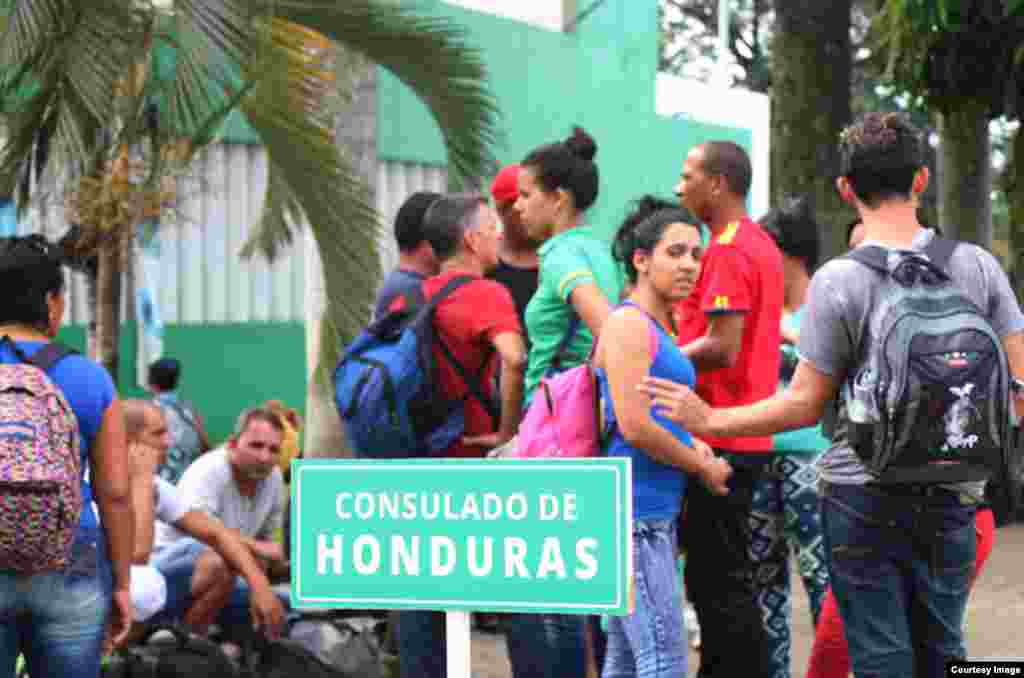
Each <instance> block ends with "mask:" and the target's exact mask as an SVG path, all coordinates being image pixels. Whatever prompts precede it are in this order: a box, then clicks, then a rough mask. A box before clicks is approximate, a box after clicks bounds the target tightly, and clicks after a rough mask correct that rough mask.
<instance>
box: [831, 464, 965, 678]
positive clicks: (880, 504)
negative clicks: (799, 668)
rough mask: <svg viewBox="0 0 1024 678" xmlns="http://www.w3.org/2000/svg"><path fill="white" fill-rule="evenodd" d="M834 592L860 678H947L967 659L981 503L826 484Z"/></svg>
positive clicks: (941, 494)
mask: <svg viewBox="0 0 1024 678" xmlns="http://www.w3.org/2000/svg"><path fill="white" fill-rule="evenodd" d="M821 494H822V523H823V526H824V529H825V545H826V548H827V549H828V553H829V574H830V576H831V581H832V591H833V593H834V594H835V597H836V601H837V602H838V603H839V612H840V616H841V617H842V619H843V623H844V625H845V627H846V639H847V641H848V642H849V645H850V660H851V662H852V664H853V670H854V673H855V674H856V675H857V677H858V678H886V677H891V678H897V677H900V678H911V677H913V678H941V676H944V675H946V674H945V665H946V662H947V661H950V660H953V659H959V658H963V657H964V656H965V649H964V644H963V630H962V629H963V618H964V610H965V608H966V605H967V593H968V588H969V584H970V580H971V574H972V571H973V568H974V550H975V541H976V539H975V534H974V513H975V507H974V506H973V505H964V504H962V503H961V501H960V498H959V497H958V496H957V495H955V494H953V493H947V492H943V491H939V492H938V493H936V494H933V495H931V496H911V495H908V494H905V493H903V492H897V491H893V490H887V491H885V492H883V491H881V490H879V489H876V488H874V487H865V486H858V485H835V484H829V483H822V489H821Z"/></svg>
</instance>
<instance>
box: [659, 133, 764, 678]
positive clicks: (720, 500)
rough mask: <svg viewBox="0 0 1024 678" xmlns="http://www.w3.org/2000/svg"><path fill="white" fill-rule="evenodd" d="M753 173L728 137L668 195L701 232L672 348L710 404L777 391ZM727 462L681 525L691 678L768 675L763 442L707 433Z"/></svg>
mask: <svg viewBox="0 0 1024 678" xmlns="http://www.w3.org/2000/svg"><path fill="white" fill-rule="evenodd" d="M750 180H751V167H750V158H749V157H748V156H747V154H746V152H745V151H744V150H743V149H742V148H740V147H739V146H737V145H736V144H734V143H732V142H727V141H711V142H708V143H706V144H703V145H701V146H697V147H696V148H694V149H692V150H691V151H690V152H689V154H688V155H687V157H686V161H685V163H684V164H683V173H682V177H681V180H680V182H679V185H678V186H677V187H676V193H677V195H679V196H680V199H681V202H682V204H683V206H684V207H687V208H688V209H689V210H690V211H691V212H693V213H694V214H695V215H696V216H697V217H698V218H699V219H700V220H701V221H703V222H704V223H705V224H707V225H708V226H709V227H710V228H711V242H710V245H709V246H708V248H707V251H706V252H705V253H704V256H703V257H702V268H701V274H700V277H699V278H698V280H697V286H696V288H695V289H694V291H693V293H692V294H691V295H690V296H689V297H688V298H687V299H685V300H683V301H682V302H680V304H679V307H678V309H677V312H678V322H679V344H680V345H681V346H682V349H683V352H684V353H686V354H687V355H688V356H689V357H690V359H691V360H693V362H694V365H695V366H696V368H697V389H696V390H697V393H699V394H700V395H701V396H702V397H703V398H704V399H705V400H706V401H707V402H708V403H714V406H715V407H732V406H736V405H746V404H749V403H753V402H757V401H759V400H763V399H764V398H768V397H769V396H771V395H772V394H774V393H775V389H776V387H777V385H778V377H779V341H780V322H781V318H782V300H783V271H782V254H781V253H780V252H779V250H778V247H777V246H776V245H775V241H774V240H773V239H772V238H771V236H769V235H768V234H767V233H766V232H765V231H764V230H762V229H761V227H760V226H758V225H757V224H756V223H754V222H753V221H752V220H751V219H750V217H749V216H748V215H747V209H746V205H745V201H746V197H747V193H748V191H749V190H750ZM706 442H707V443H708V444H710V445H711V446H712V447H713V448H714V449H715V451H716V453H717V454H719V455H721V456H724V457H725V458H726V459H727V460H728V461H729V463H730V464H731V465H732V466H733V469H734V474H733V477H732V479H731V480H730V483H729V487H730V493H729V495H728V496H726V497H716V496H714V495H712V494H711V493H710V492H707V491H706V490H704V489H703V488H702V487H700V484H699V483H696V484H694V485H691V486H690V487H689V488H688V489H687V505H686V511H685V514H684V518H683V521H682V525H681V539H682V543H683V544H684V545H685V547H686V549H687V554H686V572H685V578H686V592H687V595H688V596H689V598H690V600H691V601H692V602H693V605H694V608H695V609H696V611H697V619H698V621H699V623H700V628H701V643H702V647H701V663H700V664H701V665H700V672H699V673H698V675H699V676H700V677H701V678H716V677H718V676H723V677H724V676H728V677H729V678H733V677H735V676H766V675H767V671H768V666H769V662H768V659H767V658H768V644H767V635H766V632H765V629H764V625H763V623H762V620H761V612H760V610H759V608H758V606H757V601H756V585H755V581H754V567H753V565H754V564H753V562H752V560H751V558H750V555H749V551H750V546H751V533H750V525H749V519H750V511H751V501H752V499H753V488H754V481H755V480H756V478H757V475H758V473H759V472H760V468H761V466H763V464H764V463H766V462H767V461H768V460H769V453H770V452H771V450H772V441H771V437H762V438H708V439H707V440H706Z"/></svg>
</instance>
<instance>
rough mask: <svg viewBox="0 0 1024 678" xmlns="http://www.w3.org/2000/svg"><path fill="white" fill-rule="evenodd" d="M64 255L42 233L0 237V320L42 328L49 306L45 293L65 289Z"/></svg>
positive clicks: (53, 292)
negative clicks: (0, 291)
mask: <svg viewBox="0 0 1024 678" xmlns="http://www.w3.org/2000/svg"><path fill="white" fill-rule="evenodd" d="M63 265H64V263H63V258H62V256H61V253H60V250H59V248H57V247H55V246H54V245H52V244H51V243H50V241H48V240H47V239H46V238H45V237H44V236H41V235H38V234H33V235H28V236H10V237H6V238H0V289H2V290H3V291H4V292H3V295H2V300H0V323H4V324H9V323H19V324H23V325H28V326H30V327H34V328H38V329H41V330H45V329H46V328H47V327H48V325H49V318H50V309H49V306H48V305H47V303H46V295H48V294H51V293H52V294H60V293H61V292H63V291H64V284H65V281H64V268H63Z"/></svg>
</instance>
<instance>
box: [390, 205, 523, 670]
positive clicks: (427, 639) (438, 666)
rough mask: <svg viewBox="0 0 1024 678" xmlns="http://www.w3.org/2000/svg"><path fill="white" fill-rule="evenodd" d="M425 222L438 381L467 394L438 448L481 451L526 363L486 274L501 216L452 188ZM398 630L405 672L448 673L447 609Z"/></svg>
mask: <svg viewBox="0 0 1024 678" xmlns="http://www.w3.org/2000/svg"><path fill="white" fill-rule="evenodd" d="M424 230H425V232H426V233H425V235H426V237H427V238H428V240H429V241H430V242H431V243H432V245H433V247H434V252H435V254H436V255H437V257H438V259H439V260H440V262H441V272H440V273H439V274H438V275H436V276H433V277H431V278H428V279H427V280H426V281H425V282H424V283H423V296H424V297H425V298H426V300H427V301H428V302H429V301H430V300H431V299H432V298H433V297H434V296H435V295H439V294H446V295H447V296H446V297H445V298H444V300H443V301H441V302H440V303H439V304H438V305H437V307H436V310H435V312H434V323H433V325H434V346H433V353H434V364H435V365H436V370H437V375H438V377H437V378H438V385H439V387H440V391H441V393H442V394H443V396H444V397H445V398H447V399H448V400H450V401H462V404H463V408H464V410H463V411H464V421H465V428H464V431H463V437H462V438H461V439H459V440H456V442H455V443H454V444H452V445H451V446H450V447H448V448H447V449H445V450H444V451H441V452H439V453H435V455H436V456H440V457H463V458H465V457H483V456H484V455H485V454H486V453H487V451H488V450H489V449H490V448H493V447H497V446H498V445H501V444H504V443H506V442H508V441H509V440H511V439H512V436H513V435H515V432H516V429H517V427H518V426H519V419H520V416H521V411H522V404H521V403H522V399H523V372H524V370H525V367H526V351H525V348H524V342H523V331H522V328H521V326H520V324H519V317H518V315H517V314H516V308H515V304H514V303H513V301H512V296H511V294H509V291H508V290H507V289H505V287H504V286H503V285H501V283H498V282H495V281H493V280H485V279H484V278H483V276H484V275H485V274H486V273H487V272H489V271H490V270H492V269H493V268H494V267H495V266H496V265H497V263H498V235H499V230H498V219H497V216H496V215H495V213H494V210H492V209H491V208H490V207H489V206H488V205H487V201H486V199H485V198H484V197H483V196H479V195H450V196H445V197H443V198H441V199H439V200H438V201H437V202H435V203H434V204H433V205H432V206H431V207H430V209H429V210H428V211H427V214H426V216H425V218H424ZM453 285H454V286H455V287H454V291H452V290H453ZM499 366H500V370H501V375H500V376H501V378H500V383H501V394H500V402H501V407H500V414H499V415H498V416H497V417H495V416H494V414H493V410H494V408H493V407H491V406H490V403H489V402H487V401H489V400H490V398H491V394H490V393H489V392H488V391H489V389H488V388H487V386H486V385H488V384H491V383H493V379H492V377H493V376H494V373H495V370H497V369H499ZM398 636H399V638H398V645H399V655H400V658H401V672H402V676H403V677H404V678H412V677H414V676H415V678H435V677H440V676H444V675H445V652H444V638H445V634H444V615H443V614H442V613H440V612H402V613H400V615H399V625H398Z"/></svg>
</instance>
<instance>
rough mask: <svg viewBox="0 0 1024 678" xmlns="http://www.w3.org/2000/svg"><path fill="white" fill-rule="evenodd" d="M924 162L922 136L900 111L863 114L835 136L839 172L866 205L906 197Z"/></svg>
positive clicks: (907, 197)
mask: <svg viewBox="0 0 1024 678" xmlns="http://www.w3.org/2000/svg"><path fill="white" fill-rule="evenodd" d="M924 165H925V155H924V139H923V137H922V135H921V132H920V131H919V130H918V129H917V128H916V127H914V125H913V124H912V123H911V122H910V119H909V118H908V117H907V116H906V115H904V114H901V113H865V114H864V115H863V116H861V118H860V119H859V120H857V121H856V122H854V123H853V124H852V125H850V126H849V127H847V128H846V129H844V130H843V132H842V134H840V136H839V175H840V176H843V177H846V180H847V181H849V182H850V188H852V189H853V192H854V193H855V194H856V195H857V197H858V198H859V199H860V200H861V201H863V202H864V204H865V205H867V206H868V207H871V208H875V207H877V206H878V205H879V204H881V203H882V202H883V201H885V200H888V199H890V198H903V199H909V198H910V192H911V189H912V188H913V185H914V176H915V175H916V174H917V172H918V171H919V170H920V169H921V168H922V167H924Z"/></svg>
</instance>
